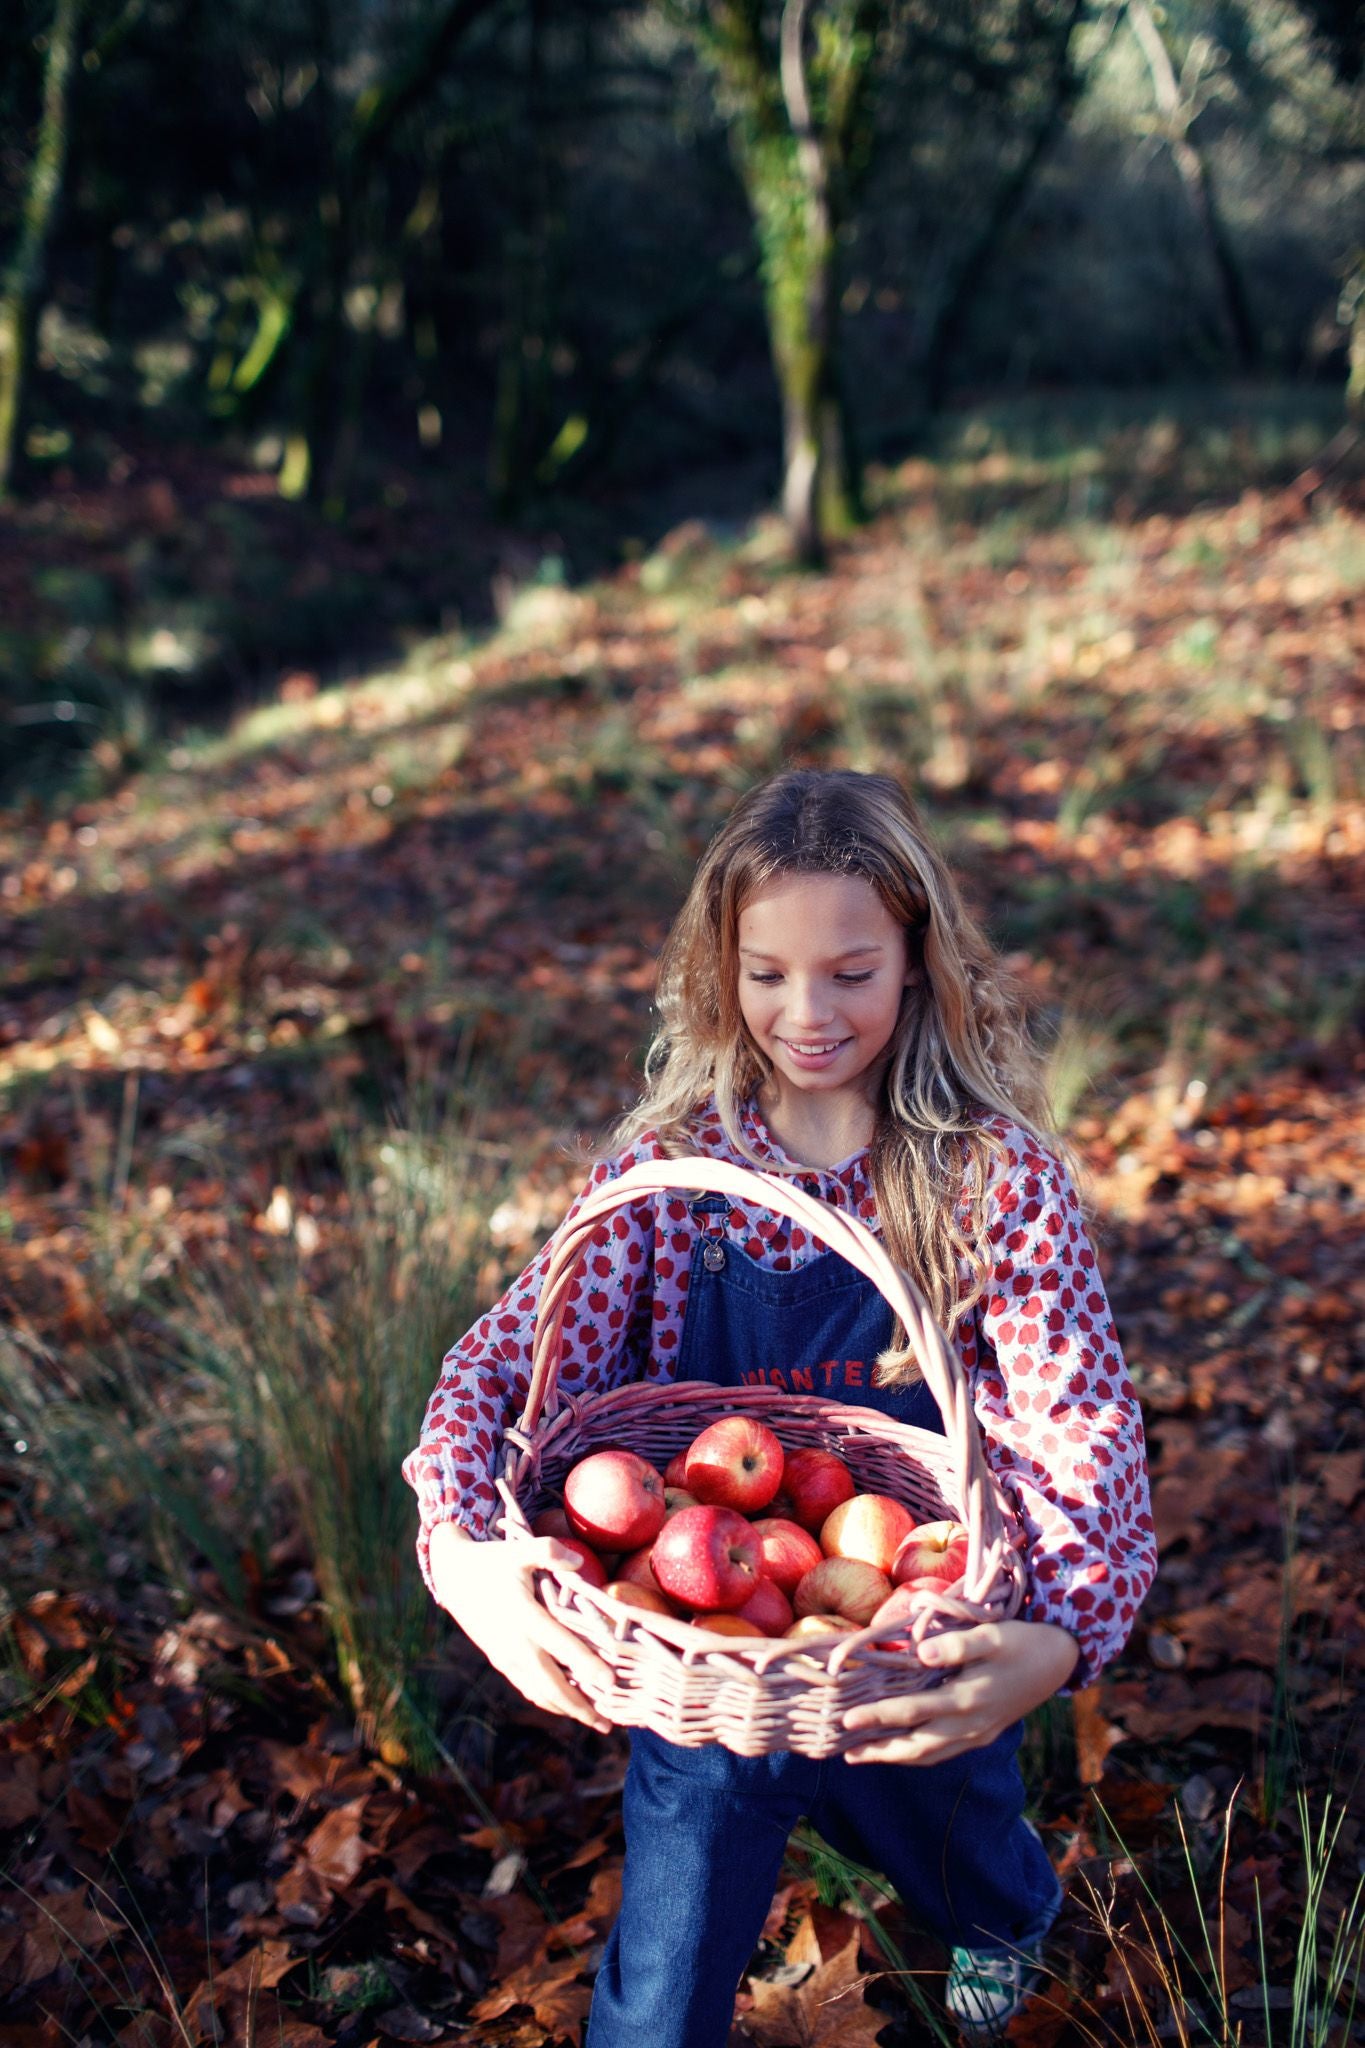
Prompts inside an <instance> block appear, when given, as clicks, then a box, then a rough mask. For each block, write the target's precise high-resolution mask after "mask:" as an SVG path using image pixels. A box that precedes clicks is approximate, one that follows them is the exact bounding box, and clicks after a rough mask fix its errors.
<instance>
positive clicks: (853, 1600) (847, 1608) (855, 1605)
mask: <svg viewBox="0 0 1365 2048" xmlns="http://www.w3.org/2000/svg"><path fill="white" fill-rule="evenodd" d="M890 1591H891V1581H890V1579H889V1578H888V1577H887V1576H886V1573H885V1572H879V1571H878V1570H877V1567H876V1565H874V1564H868V1563H867V1562H866V1561H865V1560H864V1559H863V1558H861V1557H826V1558H822V1559H821V1561H820V1563H819V1564H817V1565H815V1566H814V1567H813V1568H812V1569H811V1570H810V1571H808V1572H807V1573H806V1576H805V1577H804V1579H802V1581H801V1583H800V1585H799V1586H798V1587H797V1589H796V1594H795V1597H794V1598H793V1600H792V1605H793V1607H794V1608H795V1609H796V1612H797V1614H798V1615H801V1614H829V1613H831V1612H832V1613H834V1614H844V1615H847V1617H848V1619H849V1620H850V1621H856V1622H857V1623H858V1625H859V1626H860V1627H862V1628H865V1627H866V1626H867V1624H868V1622H869V1621H871V1619H872V1617H873V1615H874V1614H875V1613H876V1611H877V1609H878V1608H879V1607H880V1606H881V1604H882V1602H883V1600H885V1598H886V1596H887V1594H888V1593H889V1592H890Z"/></svg>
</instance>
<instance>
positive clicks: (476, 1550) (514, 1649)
mask: <svg viewBox="0 0 1365 2048" xmlns="http://www.w3.org/2000/svg"><path fill="white" fill-rule="evenodd" d="M574 1561H575V1560H574V1557H573V1552H572V1551H570V1550H567V1549H566V1548H565V1547H564V1545H563V1544H562V1543H556V1542H555V1540H554V1538H553V1537H552V1536H540V1537H535V1538H533V1539H532V1540H531V1541H530V1542H527V1543H521V1544H518V1545H517V1547H516V1549H515V1550H513V1548H512V1546H511V1545H510V1544H507V1543H500V1542H490V1543H476V1542H474V1541H473V1539H472V1538H471V1537H469V1536H466V1534H465V1532H464V1530H463V1529H461V1528H460V1526H459V1525H458V1523H456V1522H438V1523H437V1525H436V1527H435V1528H434V1529H433V1530H432V1532H431V1576H432V1579H433V1580H434V1582H435V1586H436V1598H437V1600H438V1601H439V1603H440V1605H441V1606H442V1607H444V1608H445V1610H446V1613H447V1614H449V1615H452V1616H453V1617H454V1619H455V1620H456V1621H457V1622H458V1623H459V1625H460V1627H461V1628H462V1629H463V1630H464V1632H465V1634H466V1635H467V1636H468V1637H469V1640H470V1641H471V1642H472V1643H477V1644H478V1646H479V1648H480V1649H481V1650H482V1651H483V1653H484V1655H485V1657H487V1659H488V1661H489V1663H490V1664H494V1665H496V1666H497V1668H498V1670H499V1671H501V1673H502V1674H503V1677H504V1678H508V1679H510V1680H511V1682H512V1684H513V1685H514V1686H515V1687H516V1688H517V1691H518V1692H519V1693H522V1694H523V1695H524V1696H525V1697H526V1698H527V1699H528V1700H530V1702H531V1704H532V1705H533V1706H537V1707H544V1708H545V1709H546V1711H547V1712H548V1713H551V1714H568V1715H570V1716H571V1717H572V1719H573V1720H575V1721H582V1722H584V1723H585V1724H586V1725H587V1726H588V1727H589V1728H595V1729H597V1731H598V1733H599V1734H602V1735H605V1734H606V1733H608V1731H609V1730H610V1728H611V1723H610V1721H606V1720H604V1719H603V1717H602V1716H601V1714H599V1713H598V1711H597V1709H596V1707H595V1706H594V1705H593V1704H592V1701H591V1700H590V1699H589V1698H588V1697H587V1696H586V1694H585V1692H584V1691H582V1690H580V1687H582V1686H585V1685H587V1684H596V1685H599V1686H600V1685H606V1684H608V1683H610V1680H611V1671H610V1668H609V1667H608V1666H607V1665H606V1664H605V1663H604V1662H603V1661H602V1659H601V1658H600V1657H599V1656H598V1655H597V1652H596V1651H595V1650H592V1649H589V1647H588V1645H587V1644H586V1643H585V1642H582V1641H581V1640H580V1639H579V1637H577V1636H576V1635H574V1634H573V1632H572V1631H571V1630H570V1629H567V1628H565V1627H564V1625H563V1623H562V1622H558V1621H556V1620H555V1618H554V1616H553V1615H552V1614H550V1613H549V1612H548V1611H547V1610H546V1609H545V1608H544V1607H542V1606H541V1604H540V1602H539V1600H537V1598H536V1596H535V1582H534V1579H533V1577H532V1568H533V1567H534V1566H537V1565H552V1564H569V1563H572V1562H574ZM575 1681H577V1683H575Z"/></svg>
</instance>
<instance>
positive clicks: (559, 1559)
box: [515, 1536, 583, 1571]
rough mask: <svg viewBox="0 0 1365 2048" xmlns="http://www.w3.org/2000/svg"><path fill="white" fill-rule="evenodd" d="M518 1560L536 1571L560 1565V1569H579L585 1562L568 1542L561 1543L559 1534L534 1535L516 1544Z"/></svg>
mask: <svg viewBox="0 0 1365 2048" xmlns="http://www.w3.org/2000/svg"><path fill="white" fill-rule="evenodd" d="M515 1554H516V1561H517V1563H518V1564H519V1565H527V1566H529V1567H531V1569H533V1570H535V1571H549V1570H550V1569H551V1568H552V1567H558V1569H559V1570H560V1571H564V1570H566V1569H567V1570H568V1571H577V1570H578V1569H579V1568H580V1567H581V1566H582V1563H583V1559H582V1557H581V1556H580V1555H579V1553H578V1552H577V1551H576V1550H570V1549H569V1546H568V1544H567V1543H561V1542H560V1540H559V1538H558V1537H557V1536H532V1537H530V1538H529V1539H528V1540H527V1541H525V1542H523V1543H518V1544H517V1546H516V1553H515Z"/></svg>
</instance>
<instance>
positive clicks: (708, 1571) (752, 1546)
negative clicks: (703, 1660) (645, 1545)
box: [649, 1506, 760, 1612]
mask: <svg viewBox="0 0 1365 2048" xmlns="http://www.w3.org/2000/svg"><path fill="white" fill-rule="evenodd" d="M649 1561H650V1564H651V1565H652V1567H653V1570H654V1576H655V1578H656V1579H657V1580H658V1582H659V1585H660V1586H661V1587H662V1588H663V1591H664V1592H665V1593H667V1595H668V1597H669V1599H670V1600H681V1601H682V1603H683V1605H684V1607H700V1608H705V1609H707V1610H710V1609H713V1608H722V1609H724V1610H726V1611H727V1612H733V1610H734V1609H735V1608H737V1607H742V1606H743V1605H744V1603H745V1601H746V1600H747V1599H748V1597H749V1595H750V1593H752V1592H753V1590H754V1587H755V1586H756V1585H757V1583H758V1580H759V1577H760V1572H759V1551H758V1538H757V1537H756V1536H755V1535H754V1532H753V1530H752V1529H751V1528H750V1526H749V1524H748V1523H747V1522H746V1521H745V1519H744V1517H743V1515H737V1514H736V1513H735V1511H734V1509H733V1508H721V1507H705V1506H703V1507H696V1508H680V1509H679V1510H678V1512H677V1514H676V1515H674V1516H673V1517H672V1518H671V1519H670V1520H669V1521H668V1522H666V1523H665V1524H664V1526H663V1528H662V1529H661V1530H660V1531H659V1534H658V1536H657V1537H656V1538H655V1541H654V1548H653V1550H652V1551H651V1552H650V1557H649Z"/></svg>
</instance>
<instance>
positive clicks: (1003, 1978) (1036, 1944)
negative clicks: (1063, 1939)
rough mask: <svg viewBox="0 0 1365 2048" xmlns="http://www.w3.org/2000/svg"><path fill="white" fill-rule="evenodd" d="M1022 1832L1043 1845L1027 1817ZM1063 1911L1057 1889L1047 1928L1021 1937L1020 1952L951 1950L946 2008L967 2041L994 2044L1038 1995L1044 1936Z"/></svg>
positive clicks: (1041, 1975) (1040, 1837)
mask: <svg viewBox="0 0 1365 2048" xmlns="http://www.w3.org/2000/svg"><path fill="white" fill-rule="evenodd" d="M1024 1826H1025V1827H1026V1828H1027V1829H1028V1831H1029V1833H1030V1834H1031V1835H1032V1836H1033V1837H1034V1839H1035V1840H1036V1841H1038V1842H1039V1843H1041V1842H1042V1836H1041V1835H1040V1834H1039V1833H1038V1830H1037V1828H1036V1827H1035V1826H1034V1825H1033V1822H1032V1821H1031V1820H1029V1819H1027V1817H1026V1818H1025V1820H1024ZM1060 1910H1061V1895H1060V1887H1059V1890H1058V1898H1057V1903H1056V1904H1055V1905H1054V1906H1053V1907H1052V1909H1051V1911H1050V1912H1049V1914H1048V1917H1047V1920H1046V1922H1045V1923H1043V1924H1040V1925H1039V1926H1038V1927H1036V1928H1034V1929H1033V1930H1032V1931H1031V1932H1030V1933H1029V1934H1027V1935H1025V1936H1023V1937H1022V1938H1021V1943H1020V1946H1019V1947H1018V1948H1017V1949H1010V1950H1001V1949H980V1948H955V1949H954V1950H953V1952H952V1961H951V1964H950V1966H949V1970H948V1986H947V1990H946V1991H945V1993H944V2004H945V2005H946V2006H947V2008H948V2012H949V2013H950V2015H951V2016H952V2018H953V2019H955V2020H956V2021H957V2024H958V2026H959V2027H960V2029H961V2030H962V2032H963V2033H964V2034H965V2035H967V2036H968V2037H969V2038H976V2039H981V2040H990V2039H992V2038H993V2037H995V2036H998V2034H999V2033H1000V2030H1001V2029H1002V2028H1003V2027H1004V2025H1005V2024H1006V2022H1007V2021H1009V2020H1012V2019H1013V2018H1014V2015H1015V2014H1016V2013H1017V2012H1018V2011H1019V2010H1020V2009H1021V2007H1022V2006H1023V2005H1024V2004H1025V2003H1026V2001H1027V2000H1028V1999H1029V1997H1030V1996H1031V1995H1032V1993H1033V1992H1034V1991H1036V1990H1037V1988H1038V1986H1039V1984H1041V1982H1042V1980H1043V1965H1042V1957H1041V1954H1040V1949H1041V1946H1042V1941H1043V1936H1044V1935H1045V1934H1046V1933H1047V1931H1048V1928H1049V1927H1051V1925H1052V1923H1053V1921H1054V1920H1055V1919H1056V1917H1057V1914H1058V1912H1059V1911H1060Z"/></svg>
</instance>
